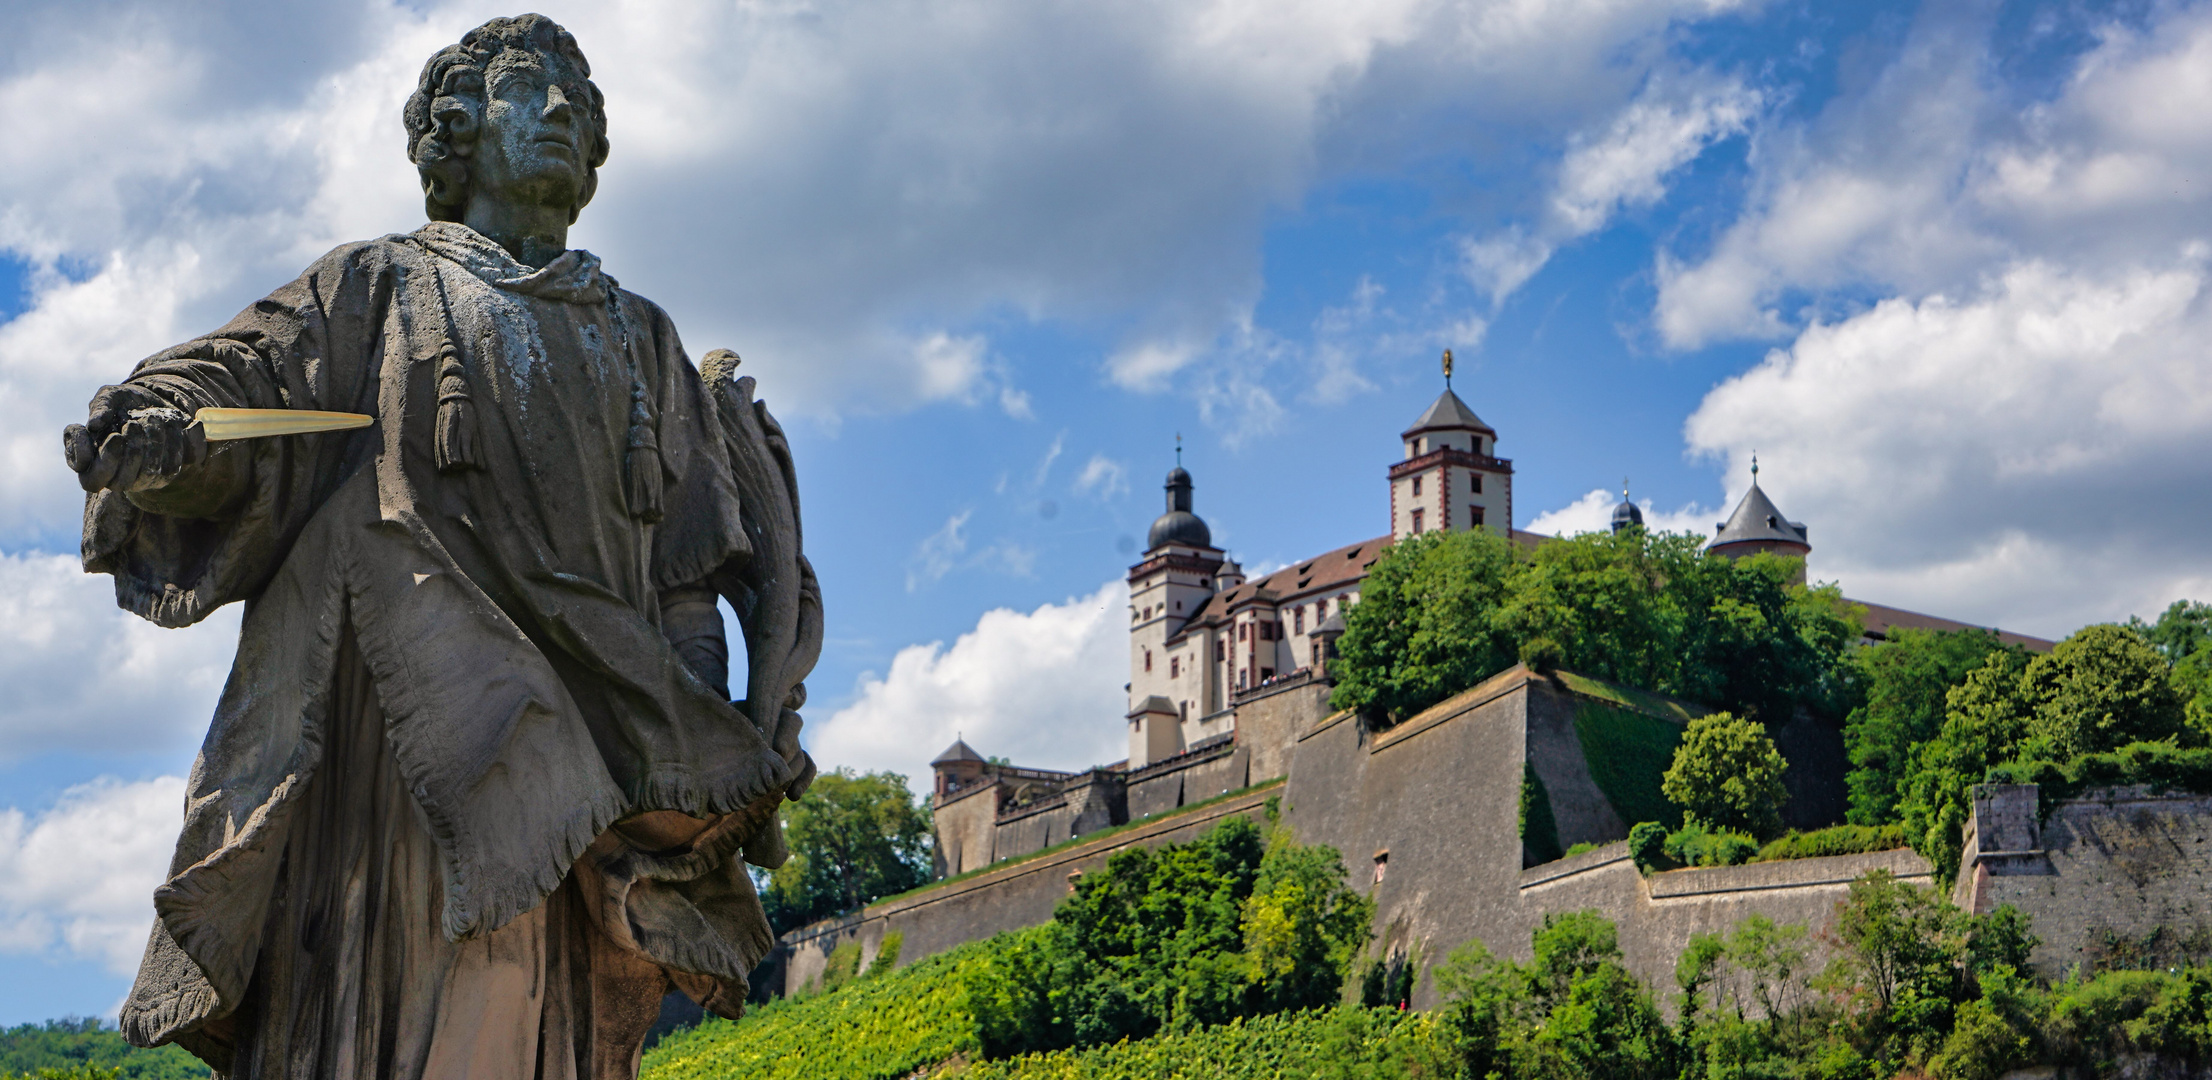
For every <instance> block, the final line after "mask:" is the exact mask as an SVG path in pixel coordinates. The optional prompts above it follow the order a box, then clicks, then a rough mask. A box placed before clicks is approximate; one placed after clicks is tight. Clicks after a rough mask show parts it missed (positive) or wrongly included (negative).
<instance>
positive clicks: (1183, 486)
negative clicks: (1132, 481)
mask: <svg viewBox="0 0 2212 1080" xmlns="http://www.w3.org/2000/svg"><path fill="white" fill-rule="evenodd" d="M1178 442H1180V440H1178ZM1181 457H1182V449H1181V447H1180V446H1178V447H1177V449H1176V458H1177V459H1178V462H1177V464H1176V466H1175V468H1174V469H1173V470H1171V471H1169V473H1168V474H1167V483H1166V484H1165V485H1164V486H1165V488H1166V491H1167V512H1166V513H1163V514H1161V515H1160V517H1159V519H1158V520H1156V521H1154V522H1153V523H1152V531H1151V534H1150V535H1149V536H1148V537H1147V538H1146V542H1145V552H1144V561H1142V562H1139V563H1138V564H1137V565H1135V566H1132V567H1130V568H1129V714H1128V716H1129V767H1130V768H1138V767H1141V766H1143V765H1145V764H1146V763H1148V762H1153V761H1158V760H1160V759H1161V758H1164V757H1172V756H1174V755H1175V754H1178V753H1181V752H1182V750H1183V721H1184V720H1185V719H1186V718H1192V717H1198V716H1203V715H1205V714H1206V713H1207V712H1209V711H1210V710H1211V709H1212V708H1213V707H1214V706H1215V704H1216V703H1214V702H1213V701H1212V700H1211V699H1212V697H1214V696H1218V695H1217V694H1216V693H1215V692H1214V688H1212V687H1210V686H1209V685H1208V684H1209V682H1210V681H1211V680H1210V678H1209V676H1210V675H1211V674H1212V667H1213V666H1212V665H1211V664H1210V663H1208V662H1207V660H1208V653H1207V648H1208V646H1207V645H1206V643H1205V641H1204V640H1202V639H1203V635H1197V636H1196V637H1195V638H1188V637H1185V636H1184V634H1183V627H1184V625H1185V624H1186V623H1188V622H1189V621H1190V619H1191V617H1192V616H1193V615H1196V614H1197V613H1198V609H1199V608H1200V607H1203V606H1204V605H1205V603H1206V601H1207V600H1208V599H1209V598H1211V597H1212V596H1213V593H1214V587H1215V584H1216V576H1217V575H1218V574H1219V573H1220V572H1221V570H1222V569H1223V563H1224V559H1223V557H1222V552H1221V549H1220V548H1217V547H1215V546H1213V531H1212V530H1211V529H1208V528H1207V527H1206V522H1205V521H1204V520H1203V519H1201V518H1200V517H1199V516H1198V515H1197V514H1195V513H1193V512H1191V486H1192V485H1191V476H1190V473H1189V472H1187V471H1185V470H1184V468H1183V466H1182V464H1181V462H1180V459H1181Z"/></svg>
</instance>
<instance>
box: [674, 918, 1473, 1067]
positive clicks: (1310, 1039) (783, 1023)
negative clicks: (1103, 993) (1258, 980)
mask: <svg viewBox="0 0 2212 1080" xmlns="http://www.w3.org/2000/svg"><path fill="white" fill-rule="evenodd" d="M997 947H1000V942H999V939H993V940H992V941H982V942H975V943H972V944H968V945H963V946H961V947H960V948H957V949H954V950H952V951H950V952H945V953H940V954H939V955H937V956H933V957H930V958H929V959H926V960H921V961H917V962H915V963H914V964H912V965H909V966H907V967H905V968H901V969H899V970H898V971H894V972H890V973H887V974H882V975H874V976H869V977H867V978H864V979H861V980H860V981H859V982H856V983H853V984H852V985H850V986H847V987H846V988H844V989H842V990H839V991H836V992H834V993H828V994H818V995H815V996H813V997H808V998H800V999H795V1000H790V1001H780V1002H777V1003H775V1004H772V1005H768V1006H766V1007H763V1008H761V1009H758V1010H755V1011H753V1012H752V1013H751V1014H750V1015H748V1016H746V1017H745V1019H743V1020H738V1021H734V1022H733V1021H729V1020H719V1019H717V1020H709V1021H708V1022H706V1023H705V1024H702V1025H700V1026H699V1027H697V1028H694V1029H692V1030H691V1031H688V1032H683V1033H679V1034H677V1035H674V1036H671V1037H670V1038H668V1039H666V1040H664V1041H662V1042H661V1043H660V1045H658V1046H655V1047H654V1048H653V1049H652V1050H650V1051H648V1052H647V1053H646V1055H645V1063H644V1068H643V1069H642V1070H640V1072H639V1074H638V1075H639V1078H640V1080H709V1078H712V1080H756V1078H769V1077H774V1078H777V1080H891V1078H894V1077H904V1076H909V1075H914V1074H917V1073H919V1074H920V1075H925V1076H926V1075H933V1074H934V1075H944V1076H948V1077H949V1076H960V1077H962V1078H964V1080H998V1078H1005V1080H1060V1078H1068V1080H1074V1078H1077V1077H1082V1078H1098V1080H1125V1078H1126V1080H1137V1078H1146V1080H1150V1078H1155V1077H1157V1078H1161V1080H1168V1078H1177V1077H1189V1078H1192V1080H1201V1078H1202V1080H1245V1078H1254V1080H1257V1078H1260V1077H1298V1076H1305V1075H1308V1074H1309V1070H1326V1071H1325V1075H1330V1076H1336V1075H1350V1074H1348V1073H1344V1072H1342V1071H1341V1070H1343V1069H1344V1068H1347V1067H1355V1068H1356V1067H1359V1066H1369V1067H1371V1066H1373V1065H1376V1064H1380V1063H1383V1062H1386V1061H1388V1062H1394V1063H1403V1062H1410V1061H1424V1060H1433V1059H1434V1056H1435V1055H1436V1054H1437V1053H1438V1052H1439V1049H1438V1048H1439V1046H1440V1043H1439V1042H1438V1040H1437V1039H1436V1038H1435V1022H1434V1019H1433V1018H1432V1017H1431V1016H1429V1015H1428V1014H1425V1013H1411V1014H1405V1013H1398V1012H1395V1011H1392V1010H1389V1009H1373V1010H1370V1009H1361V1008H1356V1007H1345V1008H1340V1009H1333V1010H1327V1011H1321V1012H1306V1013H1285V1014H1281V1015H1277V1016H1263V1017H1260V1018H1258V1019H1255V1020H1251V1021H1247V1022H1239V1023H1232V1024H1227V1025H1223V1026H1220V1027H1211V1028H1199V1029H1196V1030H1192V1031H1185V1032H1168V1033H1163V1034H1161V1035H1158V1036H1155V1037H1153V1038H1150V1039H1140V1040H1136V1041H1125V1042H1120V1043H1115V1044H1113V1045H1111V1046H1099V1047H1092V1048H1090V1049H1087V1050H1065V1051H1060V1052H1057V1053H1050V1054H1029V1055H1024V1056H1022V1057H1017V1058H1010V1059H1007V1060H1004V1061H971V1060H970V1059H972V1058H973V1057H974V1056H975V1054H976V1052H977V1050H976V1048H977V1042H976V1037H975V1017H974V1015H973V1014H972V1013H970V1012H969V1011H968V1007H967V1000H966V996H965V994H964V993H963V992H962V990H961V982H962V972H963V968H964V967H965V966H966V965H968V964H970V963H973V962H974V961H975V960H977V959H979V958H980V957H981V956H982V955H983V952H984V950H987V949H992V948H997ZM940 1065H943V1066H944V1067H943V1068H942V1069H937V1068H936V1067H937V1066H940ZM924 1070H929V1071H924Z"/></svg>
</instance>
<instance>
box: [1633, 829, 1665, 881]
mask: <svg viewBox="0 0 2212 1080" xmlns="http://www.w3.org/2000/svg"><path fill="white" fill-rule="evenodd" d="M1628 857H1629V858H1630V859H1632V860H1634V861H1635V863H1636V868H1637V869H1638V870H1642V871H1643V872H1644V873H1647V874H1649V873H1652V872H1653V871H1656V870H1664V869H1666V868H1667V827H1666V826H1664V825H1661V824H1659V823H1658V822H1656V821H1639V822H1637V823H1636V827H1635V828H1633V829H1630V830H1628Z"/></svg>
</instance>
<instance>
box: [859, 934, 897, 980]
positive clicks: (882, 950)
mask: <svg viewBox="0 0 2212 1080" xmlns="http://www.w3.org/2000/svg"><path fill="white" fill-rule="evenodd" d="M905 945H906V935H905V934H902V933H900V932H898V931H897V930H893V931H891V932H890V933H888V934H885V935H883V944H881V945H878V946H876V958H875V959H873V960H870V961H868V972H867V975H866V977H867V978H870V979H873V978H875V977H876V976H878V975H881V974H883V973H884V972H887V971H889V970H891V969H892V968H895V967H897V966H899V949H900V948H902V947H904V946H905Z"/></svg>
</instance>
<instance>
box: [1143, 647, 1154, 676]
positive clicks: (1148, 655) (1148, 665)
mask: <svg viewBox="0 0 2212 1080" xmlns="http://www.w3.org/2000/svg"><path fill="white" fill-rule="evenodd" d="M1144 669H1145V670H1146V671H1150V670H1152V650H1150V649H1146V650H1145V651H1144Z"/></svg>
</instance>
